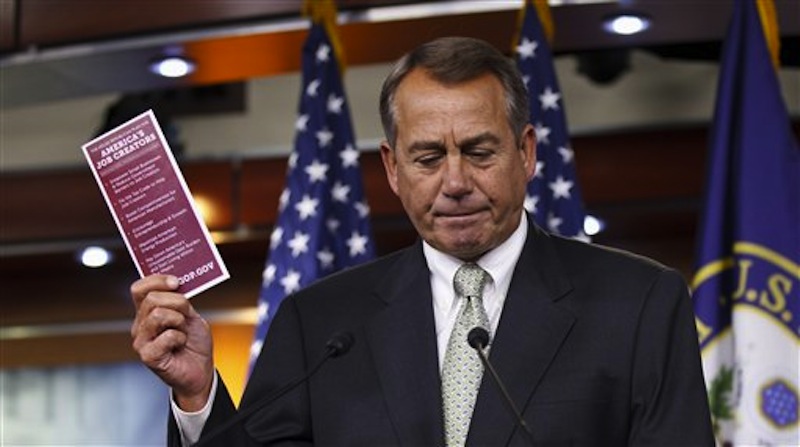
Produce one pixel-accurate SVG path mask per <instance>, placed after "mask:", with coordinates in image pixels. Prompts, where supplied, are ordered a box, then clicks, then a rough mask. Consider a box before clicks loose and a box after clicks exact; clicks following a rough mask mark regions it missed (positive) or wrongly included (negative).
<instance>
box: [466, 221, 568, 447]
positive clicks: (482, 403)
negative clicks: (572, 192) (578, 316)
mask: <svg viewBox="0 0 800 447" xmlns="http://www.w3.org/2000/svg"><path fill="white" fill-rule="evenodd" d="M552 244H553V243H552V241H551V240H550V237H549V236H547V235H546V234H544V233H543V232H542V231H541V230H539V229H538V227H536V226H535V225H530V226H529V230H528V238H527V240H526V242H525V247H524V248H523V251H522V254H521V255H520V259H519V262H517V266H516V268H515V269H514V276H513V278H512V280H511V285H510V287H509V290H508V295H507V297H506V302H505V305H504V308H503V314H502V317H501V319H500V324H499V327H498V329H497V332H496V334H495V340H494V341H493V343H492V345H491V352H490V361H491V362H492V364H493V365H494V367H495V369H496V370H497V373H498V375H499V376H500V378H501V379H502V380H503V381H504V383H505V385H506V386H507V387H508V392H509V394H510V396H511V398H512V399H513V401H514V403H515V404H516V406H517V407H518V408H519V410H520V411H521V412H523V413H524V408H525V406H526V405H527V403H528V402H529V400H530V398H531V396H532V395H533V393H534V392H535V390H536V387H537V386H538V384H539V382H540V380H541V378H542V376H543V375H544V373H545V371H546V370H547V368H548V366H549V365H550V363H551V362H552V361H553V359H554V358H555V356H556V354H557V353H558V351H559V349H560V347H561V345H562V343H563V341H564V339H565V338H566V336H567V334H568V333H569V330H570V328H571V327H572V325H573V323H574V320H575V318H574V316H573V315H572V314H571V313H569V312H568V311H566V310H564V309H562V308H560V307H559V306H558V303H557V301H558V300H559V299H560V298H562V297H563V296H565V295H566V294H568V293H569V291H570V289H571V286H570V284H569V281H568V280H567V278H566V275H565V273H564V271H563V269H562V268H561V266H560V264H559V261H558V256H557V254H556V253H555V250H554V247H553V246H552ZM502 399H503V397H502V395H501V393H500V392H499V391H498V390H497V387H496V385H495V384H494V383H492V379H491V377H490V376H489V374H488V373H486V374H484V377H483V381H482V383H481V388H480V391H479V393H478V400H477V402H476V405H475V411H474V413H473V416H472V425H471V426H470V432H469V437H468V442H467V443H468V444H471V445H502V444H507V443H508V442H510V438H511V436H512V434H513V432H514V430H515V428H516V421H515V418H514V417H513V416H512V415H511V414H509V411H508V409H507V408H506V407H505V403H504V402H503V400H502Z"/></svg>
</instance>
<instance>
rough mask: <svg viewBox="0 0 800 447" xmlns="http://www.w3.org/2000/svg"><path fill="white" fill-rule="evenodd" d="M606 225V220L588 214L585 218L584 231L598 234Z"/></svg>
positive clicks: (591, 234)
mask: <svg viewBox="0 0 800 447" xmlns="http://www.w3.org/2000/svg"><path fill="white" fill-rule="evenodd" d="M605 226H606V224H605V222H603V221H602V220H600V219H598V218H596V217H594V216H591V215H588V214H587V215H586V217H585V218H584V219H583V232H584V233H586V235H587V236H594V235H596V234H597V233H599V232H601V231H603V229H604V228H605Z"/></svg>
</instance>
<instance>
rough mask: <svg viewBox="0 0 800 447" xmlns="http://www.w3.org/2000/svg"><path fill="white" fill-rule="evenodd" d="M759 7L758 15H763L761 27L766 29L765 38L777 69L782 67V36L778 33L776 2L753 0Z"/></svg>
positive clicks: (771, 0)
mask: <svg viewBox="0 0 800 447" xmlns="http://www.w3.org/2000/svg"><path fill="white" fill-rule="evenodd" d="M753 1H755V2H756V6H757V7H758V15H759V16H761V28H762V29H763V30H764V39H765V40H766V41H767V48H768V49H769V54H770V56H772V66H773V67H775V69H776V70H777V69H779V68H780V67H781V55H780V52H781V36H780V34H779V33H778V16H777V13H776V12H775V2H774V1H773V0H753Z"/></svg>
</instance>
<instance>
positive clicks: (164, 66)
mask: <svg viewBox="0 0 800 447" xmlns="http://www.w3.org/2000/svg"><path fill="white" fill-rule="evenodd" d="M194 70H195V63H194V61H192V60H191V59H189V58H187V57H185V56H163V57H160V58H158V59H156V60H155V61H153V63H152V64H150V71H152V72H153V73H155V74H157V75H159V76H163V77H165V78H182V77H184V76H186V75H189V74H191V73H193V72H194Z"/></svg>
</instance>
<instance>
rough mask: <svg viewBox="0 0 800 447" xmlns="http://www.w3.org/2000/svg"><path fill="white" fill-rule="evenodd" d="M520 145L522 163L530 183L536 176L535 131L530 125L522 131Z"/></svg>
mask: <svg viewBox="0 0 800 447" xmlns="http://www.w3.org/2000/svg"><path fill="white" fill-rule="evenodd" d="M520 144H521V146H520V152H521V154H520V155H521V156H522V157H523V160H522V163H523V166H524V167H525V172H526V173H527V174H528V180H529V181H530V179H532V178H533V176H534V175H535V174H536V130H535V129H534V128H533V126H532V125H530V124H528V125H527V126H525V128H524V129H522V136H521V138H520Z"/></svg>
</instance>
